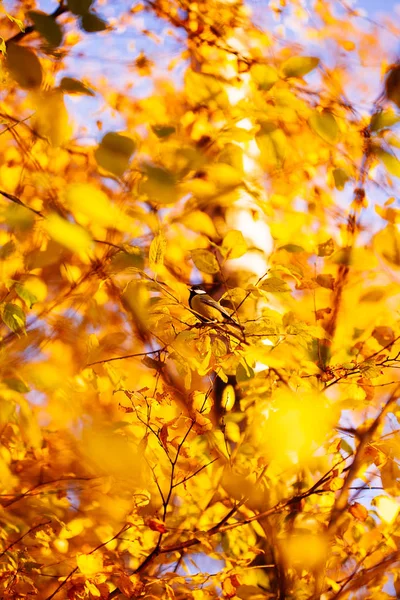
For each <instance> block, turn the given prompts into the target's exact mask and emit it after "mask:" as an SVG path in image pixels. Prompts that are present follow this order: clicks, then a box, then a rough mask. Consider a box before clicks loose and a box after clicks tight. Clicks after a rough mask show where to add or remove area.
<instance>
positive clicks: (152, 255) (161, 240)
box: [149, 232, 167, 268]
mask: <svg viewBox="0 0 400 600" xmlns="http://www.w3.org/2000/svg"><path fill="white" fill-rule="evenodd" d="M166 249H167V240H166V239H165V236H164V234H163V233H162V232H160V233H159V234H158V235H156V236H155V237H154V238H153V239H152V241H151V244H150V250H149V262H150V266H151V267H152V268H154V267H156V266H157V265H162V264H164V256H165V251H166Z"/></svg>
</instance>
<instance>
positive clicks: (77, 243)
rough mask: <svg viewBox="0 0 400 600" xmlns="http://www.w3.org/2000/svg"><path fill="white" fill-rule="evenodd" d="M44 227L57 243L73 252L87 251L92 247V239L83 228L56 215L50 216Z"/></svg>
mask: <svg viewBox="0 0 400 600" xmlns="http://www.w3.org/2000/svg"><path fill="white" fill-rule="evenodd" d="M44 227H45V229H46V231H47V233H48V234H49V236H50V237H51V238H52V239H53V240H54V241H55V242H57V243H58V244H61V245H62V246H65V248H68V250H71V251H72V252H81V251H87V250H89V249H90V248H91V246H92V239H91V237H90V235H89V233H88V232H87V231H86V230H85V229H83V227H80V226H79V225H76V224H75V223H70V222H69V221H66V220H65V219H63V218H62V217H60V216H59V215H57V214H56V213H52V214H50V215H49V216H48V218H47V220H46V223H45V225H44Z"/></svg>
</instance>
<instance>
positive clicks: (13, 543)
mask: <svg viewBox="0 0 400 600" xmlns="http://www.w3.org/2000/svg"><path fill="white" fill-rule="evenodd" d="M49 523H51V519H50V520H49V521H44V522H43V523H39V525H35V526H34V527H31V528H30V529H29V530H28V531H27V532H26V533H24V534H23V535H21V536H20V537H19V538H18V539H17V540H15V542H12V543H11V544H9V546H7V548H5V549H4V550H3V552H1V553H0V558H1V557H2V556H4V554H5V553H6V552H8V551H9V550H11V548H12V547H13V546H15V545H16V544H18V543H19V542H20V541H21V540H23V539H24V537H26V536H27V535H29V534H30V533H32V532H33V531H36V529H40V527H44V526H45V525H49Z"/></svg>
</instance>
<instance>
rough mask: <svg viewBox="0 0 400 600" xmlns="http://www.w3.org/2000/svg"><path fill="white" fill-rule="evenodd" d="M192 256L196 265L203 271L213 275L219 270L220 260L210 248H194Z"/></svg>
mask: <svg viewBox="0 0 400 600" xmlns="http://www.w3.org/2000/svg"><path fill="white" fill-rule="evenodd" d="M191 257H192V261H193V262H194V264H195V265H196V267H197V268H198V269H199V271H201V272H202V273H209V274H210V275H213V274H214V273H218V272H219V265H218V261H217V259H216V258H215V256H214V254H212V252H210V251H209V250H204V249H203V248H199V249H196V250H192V252H191Z"/></svg>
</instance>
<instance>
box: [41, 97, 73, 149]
mask: <svg viewBox="0 0 400 600" xmlns="http://www.w3.org/2000/svg"><path fill="white" fill-rule="evenodd" d="M32 101H33V104H34V107H35V114H34V117H33V120H32V121H33V123H32V124H33V126H34V128H35V129H36V131H37V133H38V134H39V135H40V136H41V137H44V138H46V139H47V140H48V141H49V143H50V144H51V145H52V146H61V145H62V144H63V143H64V142H66V141H67V139H68V138H69V137H70V135H71V128H70V125H69V118H68V112H67V109H66V108H65V104H64V95H63V93H62V92H61V91H60V90H57V89H55V90H49V91H48V90H46V91H43V92H41V93H37V94H33V95H32Z"/></svg>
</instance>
